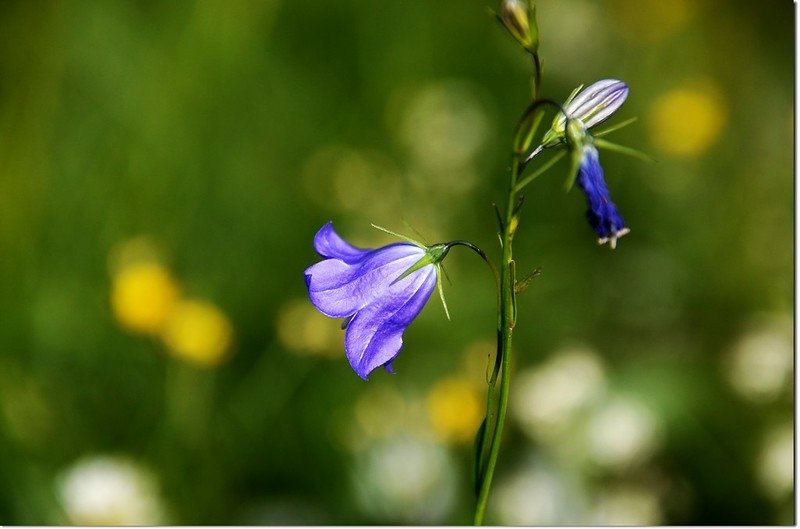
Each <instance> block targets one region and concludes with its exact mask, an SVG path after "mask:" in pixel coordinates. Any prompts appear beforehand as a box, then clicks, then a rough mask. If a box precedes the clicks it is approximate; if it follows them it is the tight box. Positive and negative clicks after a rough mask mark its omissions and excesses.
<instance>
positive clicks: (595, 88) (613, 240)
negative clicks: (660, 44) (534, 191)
mask: <svg viewBox="0 0 800 529" xmlns="http://www.w3.org/2000/svg"><path fill="white" fill-rule="evenodd" d="M581 88H582V87H578V88H577V89H575V91H573V92H572V94H571V95H570V97H569V98H568V99H567V101H566V102H565V103H564V113H559V114H558V115H557V116H556V117H555V119H554V120H553V124H552V125H551V127H550V130H548V131H547V133H545V135H544V137H543V138H542V144H541V147H540V149H545V148H549V147H556V146H559V145H561V146H563V145H566V147H567V148H568V149H569V150H570V152H571V154H572V167H573V169H572V172H571V175H570V180H569V182H568V187H571V185H572V183H573V182H577V184H578V187H579V188H580V189H581V191H583V194H584V195H585V196H586V203H587V205H588V209H587V211H586V218H587V219H588V220H589V225H590V226H591V227H592V229H594V231H595V232H596V233H597V235H598V239H597V242H598V243H599V244H605V243H607V242H609V243H610V244H609V246H611V248H616V246H617V239H619V238H620V237H622V236H624V235H625V234H627V233H629V232H630V229H629V228H628V227H627V226H626V225H625V221H624V220H623V218H622V215H620V213H619V210H618V209H617V206H616V205H615V204H614V203H613V202H612V201H611V194H610V193H609V191H608V186H607V185H606V182H605V178H604V176H603V168H602V166H601V165H600V155H599V153H598V152H597V147H596V146H595V143H596V144H597V145H600V143H601V142H600V140H597V141H596V142H595V139H594V138H593V137H592V134H591V133H590V132H589V129H590V128H592V127H594V126H596V125H598V124H600V123H602V122H603V121H605V120H606V119H608V118H609V117H611V115H612V114H614V112H616V111H617V110H618V109H619V108H620V107H621V106H622V104H623V103H624V102H625V99H626V98H627V97H628V85H627V84H625V83H624V82H622V81H618V80H616V79H603V80H601V81H597V82H596V83H594V84H592V85H590V86H588V87H586V88H583V89H581Z"/></svg>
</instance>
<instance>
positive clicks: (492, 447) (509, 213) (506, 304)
mask: <svg viewBox="0 0 800 529" xmlns="http://www.w3.org/2000/svg"><path fill="white" fill-rule="evenodd" d="M519 170H520V162H519V158H518V157H516V156H515V157H514V161H513V165H512V168H511V184H510V186H509V193H508V204H507V207H506V215H505V222H504V223H503V224H504V225H503V236H502V241H503V257H502V267H501V273H500V307H499V311H500V314H499V316H500V317H499V322H498V325H499V329H498V332H499V335H500V339H499V343H498V351H497V358H496V359H495V361H496V362H498V364H500V389H499V396H498V401H497V408H496V412H494V413H492V410H491V405H492V402H491V401H493V400H494V399H493V398H492V397H493V396H494V394H495V384H496V382H497V381H496V379H495V378H494V377H493V378H492V379H491V380H490V381H489V401H490V402H489V403H488V405H489V406H490V408H489V409H488V410H487V428H488V427H489V426H491V424H492V423H494V427H493V429H492V434H491V438H490V441H489V455H488V459H487V461H486V470H485V472H484V474H483V475H482V476H481V482H480V490H479V492H478V503H477V506H476V508H475V519H474V523H475V525H482V524H483V518H484V515H485V513H486V504H487V501H488V499H489V490H490V488H491V485H492V477H493V476H494V469H495V466H496V464H497V456H498V454H499V453H500V440H501V438H502V435H503V425H504V424H505V417H506V410H507V409H508V395H509V381H510V375H511V370H510V367H511V338H512V333H513V329H514V305H515V300H514V277H513V268H514V267H513V261H514V258H513V252H512V241H513V238H514V231H515V229H516V220H515V218H514V217H515V214H514V205H515V202H516V192H515V191H514V187H515V186H516V183H517V178H518V177H519ZM496 372H497V371H496V370H495V373H496ZM492 418H493V419H494V421H492V420H491V419H492Z"/></svg>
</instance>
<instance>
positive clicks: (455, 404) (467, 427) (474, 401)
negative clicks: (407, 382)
mask: <svg viewBox="0 0 800 529" xmlns="http://www.w3.org/2000/svg"><path fill="white" fill-rule="evenodd" d="M427 403H428V418H429V420H430V423H431V426H432V427H433V431H434V433H435V434H436V435H437V437H438V438H439V439H441V440H442V441H445V442H453V443H463V442H470V441H472V439H473V438H474V437H475V432H477V430H478V426H479V425H480V423H481V420H482V419H483V401H482V400H481V393H480V391H479V390H478V387H477V386H476V385H475V384H474V383H473V382H470V381H469V380H467V379H465V378H461V377H450V378H445V379H442V380H440V381H439V382H437V383H436V385H435V386H434V387H433V388H432V389H431V391H430V393H429V394H428V399H427Z"/></svg>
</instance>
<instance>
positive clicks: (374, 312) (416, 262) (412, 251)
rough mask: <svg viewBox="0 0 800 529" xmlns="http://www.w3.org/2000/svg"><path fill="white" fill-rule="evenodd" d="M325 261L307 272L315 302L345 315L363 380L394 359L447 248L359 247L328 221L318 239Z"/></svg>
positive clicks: (349, 350)
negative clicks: (335, 229) (404, 333)
mask: <svg viewBox="0 0 800 529" xmlns="http://www.w3.org/2000/svg"><path fill="white" fill-rule="evenodd" d="M314 249H316V251H317V253H319V254H320V255H321V256H322V257H324V258H325V259H324V260H323V261H321V262H319V263H317V264H314V265H312V266H310V267H308V268H307V269H306V271H305V279H306V286H307V287H308V295H309V297H310V298H311V303H313V304H314V306H315V307H316V308H317V309H318V310H319V311H320V312H322V313H323V314H325V315H326V316H329V317H331V318H344V319H345V325H344V326H345V328H346V332H345V345H344V348H345V353H346V355H347V359H348V360H349V361H350V365H351V366H352V368H353V370H354V371H355V372H356V374H358V376H360V377H361V378H363V379H365V380H366V378H367V376H368V375H369V374H370V373H371V372H372V371H373V370H374V369H376V368H378V367H381V366H383V367H384V368H386V370H387V371H389V372H390V373H391V372H392V361H393V360H394V359H395V357H396V356H397V355H398V353H399V352H400V348H401V347H402V345H403V332H404V331H405V330H406V327H408V326H409V324H410V323H411V322H412V321H413V320H414V318H416V317H417V315H418V314H419V313H420V311H421V310H422V307H423V306H425V303H426V302H427V301H428V299H429V298H430V296H431V293H432V292H433V289H434V288H435V287H436V284H437V278H438V269H439V263H440V261H441V260H442V259H443V258H444V256H445V254H446V253H447V251H448V249H449V247H448V246H447V245H443V244H438V245H434V246H430V247H425V246H422V245H417V244H412V243H410V242H398V243H394V244H390V245H388V246H383V247H381V248H377V249H372V248H357V247H355V246H353V245H351V244H350V243H348V242H346V241H345V240H344V239H342V238H341V237H340V236H339V235H338V234H337V233H336V232H335V231H334V229H333V225H332V224H331V223H330V222H329V223H327V224H325V225H324V226H323V227H322V228H320V230H319V231H318V232H317V234H316V236H315V237H314Z"/></svg>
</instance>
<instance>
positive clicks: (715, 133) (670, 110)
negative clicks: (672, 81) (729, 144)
mask: <svg viewBox="0 0 800 529" xmlns="http://www.w3.org/2000/svg"><path fill="white" fill-rule="evenodd" d="M726 119H727V108H726V104H725V102H724V100H723V99H722V96H721V95H720V94H719V92H718V91H717V90H716V89H714V88H712V87H709V86H693V85H686V86H682V87H678V88H675V89H673V90H671V91H669V92H667V93H665V94H662V95H661V96H660V97H658V98H657V99H655V101H654V102H653V104H652V106H651V107H650V111H649V114H648V121H647V127H648V132H649V135H650V141H651V142H652V143H653V145H655V146H656V147H657V148H658V149H660V150H661V151H662V152H664V153H666V154H669V155H674V156H682V157H693V156H697V155H699V154H702V153H703V152H705V151H706V150H707V149H708V148H709V147H711V146H712V145H713V144H714V142H715V141H716V139H717V138H718V137H719V134H720V132H721V130H722V127H723V125H724V124H725V121H726Z"/></svg>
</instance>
